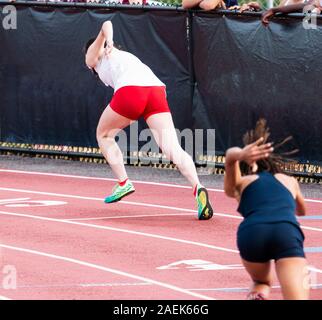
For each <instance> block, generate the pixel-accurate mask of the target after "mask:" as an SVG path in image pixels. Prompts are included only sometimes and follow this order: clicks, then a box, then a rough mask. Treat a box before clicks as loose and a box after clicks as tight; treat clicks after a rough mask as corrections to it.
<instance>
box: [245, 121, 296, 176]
mask: <svg viewBox="0 0 322 320" xmlns="http://www.w3.org/2000/svg"><path fill="white" fill-rule="evenodd" d="M270 135H271V133H270V129H269V127H267V121H266V120H265V119H263V118H261V119H259V120H258V121H257V122H256V126H255V129H252V130H249V131H247V132H246V133H245V134H244V136H243V143H244V145H245V146H246V145H248V144H251V143H253V142H255V141H257V140H258V139H259V138H261V137H263V141H262V143H261V144H265V143H268V142H269V141H268V138H269V137H270ZM292 138H293V137H292V136H288V137H287V138H285V139H284V140H283V141H281V142H279V143H277V144H275V145H274V152H273V153H271V154H270V155H269V157H267V158H265V159H261V160H258V161H257V162H256V163H257V167H258V169H257V172H264V171H266V172H270V173H271V174H275V173H282V172H283V173H284V171H285V164H286V163H287V162H293V163H294V160H292V159H289V158H286V156H290V155H293V154H294V153H296V152H298V151H299V150H298V149H294V150H291V151H287V152H280V153H276V150H277V149H279V148H281V147H282V146H285V145H286V144H287V143H288V142H289V141H290V140H292ZM240 171H241V174H242V175H243V176H244V175H249V174H252V173H253V172H252V168H251V166H249V165H248V164H247V163H246V162H244V161H241V162H240Z"/></svg>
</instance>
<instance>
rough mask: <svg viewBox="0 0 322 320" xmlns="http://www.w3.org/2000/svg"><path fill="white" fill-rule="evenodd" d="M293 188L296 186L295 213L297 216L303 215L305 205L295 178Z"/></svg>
mask: <svg viewBox="0 0 322 320" xmlns="http://www.w3.org/2000/svg"><path fill="white" fill-rule="evenodd" d="M294 181H295V188H296V198H295V201H296V215H298V216H305V215H306V206H305V202H304V197H303V195H302V192H301V189H300V185H299V183H298V182H297V180H295V179H294Z"/></svg>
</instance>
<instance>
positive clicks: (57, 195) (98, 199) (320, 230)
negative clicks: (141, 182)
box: [0, 187, 322, 232]
mask: <svg viewBox="0 0 322 320" xmlns="http://www.w3.org/2000/svg"><path fill="white" fill-rule="evenodd" d="M0 190H3V191H11V192H22V193H31V194H41V195H49V196H54V197H63V198H73V199H83V200H94V201H100V202H102V201H103V199H101V198H95V197H83V196H76V195H68V194H60V193H52V192H41V191H31V190H24V189H12V188H2V187H0ZM120 203H122V204H127V205H131V206H133V205H135V206H141V207H153V208H161V209H167V210H175V211H185V212H194V213H196V211H195V210H191V209H185V208H179V207H170V206H163V205H157V204H150V203H139V202H132V201H120ZM214 215H215V216H220V217H227V218H232V219H238V220H242V219H243V218H242V217H241V216H237V215H232V214H226V213H214ZM65 221H71V220H66V219H65ZM301 228H303V229H306V230H311V231H318V232H322V229H320V228H314V227H306V226H303V225H301Z"/></svg>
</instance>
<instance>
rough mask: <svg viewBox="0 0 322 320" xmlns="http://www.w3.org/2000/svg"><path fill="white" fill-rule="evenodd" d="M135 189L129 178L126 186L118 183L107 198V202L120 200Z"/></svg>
mask: <svg viewBox="0 0 322 320" xmlns="http://www.w3.org/2000/svg"><path fill="white" fill-rule="evenodd" d="M134 191H135V189H134V186H133V184H132V182H131V181H130V180H127V181H126V183H125V185H124V186H120V185H119V184H116V185H115V186H114V188H113V191H112V194H111V195H109V196H108V197H106V198H105V200H104V202H105V203H113V202H118V201H120V200H121V199H122V198H124V197H125V196H128V195H129V194H131V193H133V192H134Z"/></svg>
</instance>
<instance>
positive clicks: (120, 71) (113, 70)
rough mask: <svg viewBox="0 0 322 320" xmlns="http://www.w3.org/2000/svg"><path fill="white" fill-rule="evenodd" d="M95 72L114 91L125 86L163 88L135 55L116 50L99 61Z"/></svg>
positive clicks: (162, 84) (161, 83)
mask: <svg viewBox="0 0 322 320" xmlns="http://www.w3.org/2000/svg"><path fill="white" fill-rule="evenodd" d="M95 70H96V72H97V73H98V75H99V77H100V79H101V80H102V81H103V82H104V83H105V85H106V86H111V87H112V88H114V91H116V90H118V89H120V88H122V87H125V86H140V87H149V86H158V87H161V86H162V87H163V86H165V84H164V83H163V82H162V81H160V80H159V79H158V77H157V76H156V75H155V74H154V73H153V72H152V70H151V69H150V68H149V67H148V66H147V65H145V64H144V63H142V62H141V60H140V59H138V58H137V57H136V56H135V55H133V54H131V53H129V52H126V51H122V50H118V49H116V48H113V50H112V51H111V53H110V55H109V56H108V57H107V56H103V57H102V58H101V59H100V61H99V62H98V64H97V65H96V67H95Z"/></svg>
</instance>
